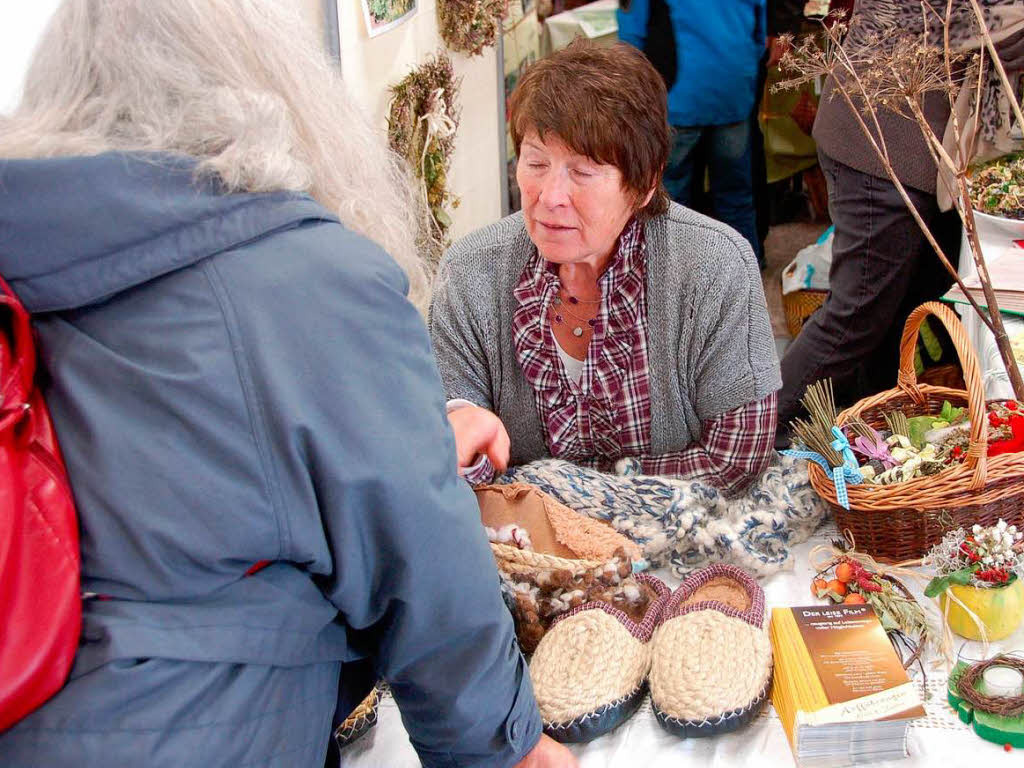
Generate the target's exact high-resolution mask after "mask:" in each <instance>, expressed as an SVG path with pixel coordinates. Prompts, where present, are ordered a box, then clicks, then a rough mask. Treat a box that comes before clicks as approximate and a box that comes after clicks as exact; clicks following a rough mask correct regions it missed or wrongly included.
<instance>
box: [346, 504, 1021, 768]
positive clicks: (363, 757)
mask: <svg viewBox="0 0 1024 768" xmlns="http://www.w3.org/2000/svg"><path fill="white" fill-rule="evenodd" d="M837 536H838V533H837V531H836V529H835V526H834V525H833V524H832V523H831V521H829V522H828V523H826V524H825V525H823V526H822V527H821V528H819V529H818V531H817V532H816V533H815V535H814V536H812V537H811V539H810V540H809V541H807V542H805V543H804V544H802V545H800V546H799V547H797V548H796V549H795V550H794V553H795V556H794V559H793V565H794V567H793V569H792V570H790V571H785V572H782V573H779V574H776V575H774V576H771V577H769V578H767V579H764V580H762V582H761V583H762V586H763V587H764V591H765V596H766V598H767V601H768V605H769V607H773V606H793V605H808V604H813V603H814V602H815V601H813V600H812V599H811V597H810V582H811V578H812V576H813V574H812V572H811V569H810V566H809V565H808V563H807V555H808V553H809V552H810V551H811V549H812V548H813V547H815V546H817V545H819V544H828V543H829V542H830V541H831V540H833V539H835V538H837ZM657 575H658V576H660V577H661V578H662V579H663V580H664V581H665V582H666V583H668V584H669V586H670V587H672V588H675V587H676V586H677V585H678V584H679V580H678V579H676V578H673V577H672V576H670V575H668V574H667V573H665V572H657ZM907 586H908V587H910V588H911V589H912V590H913V591H914V593H915V595H916V596H917V597H918V599H921V600H922V601H923V602H926V603H927V604H929V605H930V604H931V601H924V600H923V598H922V597H921V586H920V585H916V584H908V585H907ZM933 610H934V609H933ZM955 640H956V642H957V645H956V649H955V650H957V651H960V650H963V651H964V652H965V653H966V654H967V655H970V654H971V653H974V654H975V655H980V649H981V646H980V644H979V643H969V642H967V641H962V640H960V639H959V638H955ZM1013 650H1024V628H1018V630H1017V632H1016V633H1015V634H1014V635H1012V636H1011V637H1009V638H1007V639H1006V640H1003V641H1001V642H998V643H992V645H991V649H990V653H991V654H995V653H998V652H1000V651H1013ZM930 660H934V657H932V659H930ZM926 671H927V682H926V685H925V687H926V690H927V695H928V700H927V701H926V702H925V710H926V712H927V716H926V717H924V718H921V719H919V720H917V721H915V722H914V723H913V725H912V726H911V728H910V731H909V734H910V735H909V742H908V749H909V752H910V757H909V758H907V759H905V760H899V761H891V762H884V763H871V765H875V766H880V767H885V766H891V767H892V768H895V767H896V766H900V767H902V768H924V767H925V766H928V767H929V768H931V767H933V766H942V768H961V767H966V766H972V768H996V767H997V766H1004V765H1005V766H1020V765H1024V758H1022V754H1024V753H1022V751H1021V750H1014V751H1012V752H1009V753H1007V752H1006V751H1004V749H1003V747H1002V746H1000V745H997V744H992V743H990V742H987V741H983V740H982V739H980V738H979V737H977V736H976V735H975V734H974V732H973V731H972V729H971V726H969V725H965V724H964V723H961V722H960V720H958V719H957V717H956V716H955V715H954V713H953V711H952V710H951V709H950V707H949V706H948V704H947V703H946V670H945V668H944V667H942V666H939V667H935V666H932V665H931V664H926ZM920 679H921V677H920V672H917V673H916V676H915V677H914V680H915V682H917V681H920ZM571 749H572V751H573V753H574V754H575V755H576V756H577V757H578V758H579V761H580V766H581V768H618V767H619V766H623V767H625V766H645V767H649V768H670V767H671V768H677V767H678V766H680V765H695V766H696V765H699V766H707V767H708V768H715V767H716V766H769V765H770V766H783V767H784V766H793V765H795V763H794V760H793V756H792V752H791V751H790V748H789V743H788V742H787V741H786V734H785V733H784V732H783V729H782V724H781V723H780V722H779V719H778V717H777V716H776V714H775V711H774V710H773V709H772V707H771V705H770V704H769V705H768V706H766V707H765V709H764V711H763V712H762V713H761V715H760V716H759V717H758V718H757V719H756V720H755V721H754V722H753V723H751V725H750V726H749V727H748V728H746V729H745V730H742V731H739V732H737V733H731V734H727V735H724V736H716V737H712V738H707V739H690V740H685V741H684V740H681V739H679V738H677V737H675V736H672V735H670V734H668V733H667V732H665V731H664V730H663V729H662V728H661V727H660V726H659V725H658V723H657V722H656V721H655V719H654V712H653V711H652V709H651V705H650V701H649V700H646V701H645V702H644V703H643V705H641V707H640V709H639V710H638V711H637V713H636V714H635V715H634V716H633V717H632V718H631V719H629V720H628V721H627V722H626V723H625V724H623V725H622V726H620V727H619V728H618V729H616V730H614V731H612V732H611V733H610V734H607V735H606V736H603V737H601V738H599V739H597V740H595V741H592V742H590V743H589V744H579V745H572V746H571ZM341 765H342V766H344V768H380V767H381V766H387V768H416V767H417V766H419V765H420V763H419V759H418V758H417V756H416V753H415V752H414V751H413V748H412V746H411V745H410V743H409V738H408V736H407V735H406V732H405V729H404V728H403V726H402V721H401V718H400V716H399V713H398V708H397V706H396V705H395V701H394V699H392V698H391V697H390V695H389V696H386V697H385V698H384V700H383V701H382V703H381V706H380V719H379V722H378V724H377V726H376V728H374V729H373V731H371V732H370V733H369V734H368V735H367V736H365V737H364V738H363V739H361V740H360V741H357V742H356V743H354V744H352V745H350V746H349V747H347V748H346V749H345V750H343V751H342V757H341Z"/></svg>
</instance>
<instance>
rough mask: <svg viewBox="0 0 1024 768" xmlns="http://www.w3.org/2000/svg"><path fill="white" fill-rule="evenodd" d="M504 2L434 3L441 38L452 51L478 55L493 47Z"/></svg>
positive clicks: (504, 10)
mask: <svg viewBox="0 0 1024 768" xmlns="http://www.w3.org/2000/svg"><path fill="white" fill-rule="evenodd" d="M507 12H508V0H437V21H438V25H439V27H440V31H441V38H442V39H443V40H444V42H445V45H447V46H448V47H449V48H451V49H452V50H453V51H459V52H461V53H465V54H466V55H468V56H478V55H480V54H481V53H483V50H484V48H487V47H489V46H492V45H494V41H495V40H496V39H497V37H498V35H500V34H501V22H502V20H503V19H504V18H505V14H506V13H507Z"/></svg>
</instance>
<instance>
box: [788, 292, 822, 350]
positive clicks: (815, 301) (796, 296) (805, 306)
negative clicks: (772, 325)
mask: <svg viewBox="0 0 1024 768" xmlns="http://www.w3.org/2000/svg"><path fill="white" fill-rule="evenodd" d="M826 296H828V291H818V290H813V289H806V290H802V291H792V292H790V293H784V294H782V309H783V311H784V312H785V314H786V327H787V328H788V329H789V335H790V336H792V337H793V338H796V336H797V334H799V333H800V329H801V328H803V327H804V323H806V322H807V319H808V318H809V317H810V316H811V315H813V314H814V312H815V310H817V309H818V307H820V306H821V305H822V304H824V303H825V297H826Z"/></svg>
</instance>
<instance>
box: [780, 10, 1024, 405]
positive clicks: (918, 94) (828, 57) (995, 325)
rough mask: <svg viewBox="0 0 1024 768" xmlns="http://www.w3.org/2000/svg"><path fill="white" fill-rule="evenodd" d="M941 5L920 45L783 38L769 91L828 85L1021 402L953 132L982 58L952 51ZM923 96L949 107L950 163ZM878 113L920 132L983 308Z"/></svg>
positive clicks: (966, 158) (835, 29) (965, 154)
mask: <svg viewBox="0 0 1024 768" xmlns="http://www.w3.org/2000/svg"><path fill="white" fill-rule="evenodd" d="M969 2H970V4H971V7H972V9H973V12H974V16H975V18H976V20H977V22H978V25H979V27H980V30H981V37H982V39H983V40H984V42H985V49H986V50H987V52H988V54H989V56H990V57H991V59H992V62H993V65H994V66H995V68H996V70H997V72H998V73H999V77H1000V81H1001V82H1002V85H1003V88H1004V90H1005V92H1006V95H1007V98H1008V100H1009V101H1010V103H1011V104H1012V106H1013V110H1014V114H1015V115H1016V116H1017V120H1018V122H1019V123H1020V124H1021V125H1022V126H1024V116H1022V115H1021V109H1020V103H1019V101H1018V99H1017V95H1016V94H1015V93H1014V92H1013V89H1012V88H1011V86H1010V82H1009V78H1008V77H1007V75H1006V71H1005V69H1004V68H1003V65H1002V62H1000V61H999V57H998V55H997V54H996V52H995V47H994V45H993V43H992V37H991V35H990V34H989V32H988V29H987V28H986V27H985V21H984V14H983V12H982V10H981V8H980V6H979V5H978V2H977V0H969ZM945 6H946V7H945V11H944V12H940V11H939V10H937V9H936V8H934V7H932V6H931V5H929V4H928V3H925V2H922V3H921V14H922V20H923V23H924V31H923V33H922V34H923V39H922V40H920V41H918V40H916V39H914V38H912V37H910V36H906V35H904V36H902V37H901V35H900V33H899V32H898V31H896V32H894V34H893V35H891V36H889V35H887V39H886V40H885V41H883V40H882V39H880V38H879V37H877V36H876V37H871V36H869V37H867V38H866V42H865V44H864V45H862V46H860V47H859V48H858V49H856V50H851V49H850V48H849V47H848V46H846V45H844V37H845V35H846V32H847V29H848V25H847V24H845V23H844V22H837V23H834V24H831V25H824V34H823V36H821V37H820V41H821V42H819V39H817V38H815V37H813V36H811V37H807V38H805V39H804V40H803V41H801V42H800V44H799V45H794V44H793V40H792V38H787V42H788V43H789V49H790V50H789V52H788V53H787V54H786V55H785V56H784V57H783V59H782V62H781V64H782V67H783V69H784V70H786V71H788V72H790V73H792V74H791V76H790V77H789V78H788V79H787V80H785V81H783V82H782V83H780V84H778V85H776V86H775V87H776V88H795V87H798V86H800V85H802V84H804V83H807V82H810V81H812V80H817V79H819V78H823V77H829V78H830V82H831V84H832V87H833V91H832V97H833V98H834V97H835V96H836V95H837V94H838V95H839V96H841V97H842V99H843V101H845V102H846V104H847V106H848V107H849V109H850V111H851V113H852V114H853V115H854V117H855V119H856V122H857V125H858V127H859V128H860V130H861V133H862V134H863V135H864V137H865V139H866V140H867V142H868V145H869V146H870V147H871V149H872V150H873V151H874V153H875V155H876V156H877V157H878V160H879V162H880V163H881V165H882V168H883V169H884V170H885V173H886V175H887V176H888V177H889V179H890V180H891V181H892V183H893V186H894V187H895V189H896V191H897V193H898V194H899V196H900V198H901V199H902V200H903V202H904V204H905V205H906V206H907V209H908V211H909V212H910V215H911V216H912V218H913V219H914V221H915V222H916V223H917V226H918V227H919V228H920V230H921V232H922V234H923V235H924V237H925V240H926V241H927V242H928V244H929V245H930V246H931V247H932V249H933V250H934V251H935V253H936V255H937V256H938V257H939V260H940V262H941V263H942V265H943V267H944V268H945V269H946V271H947V272H948V273H949V274H950V275H951V276H952V278H953V280H954V281H955V282H956V284H957V285H958V286H960V289H961V291H962V292H963V294H964V296H965V297H966V298H967V301H968V302H969V303H970V304H971V306H972V307H973V309H974V311H975V312H977V314H978V316H979V317H980V318H981V320H982V322H983V323H984V324H985V326H986V327H987V328H988V329H989V330H990V331H991V332H992V334H993V336H994V337H995V340H996V344H997V346H998V348H999V351H1000V355H1001V356H1002V359H1003V363H1004V364H1005V365H1006V370H1007V373H1008V375H1009V378H1010V383H1011V385H1012V386H1013V390H1014V393H1015V395H1016V397H1017V398H1018V399H1024V381H1022V379H1021V373H1020V370H1019V368H1018V366H1017V363H1016V360H1015V358H1014V356H1013V350H1012V348H1011V346H1010V340H1009V337H1008V335H1007V334H1006V330H1005V328H1004V326H1003V322H1002V316H1001V315H1000V313H999V304H998V300H997V298H996V295H995V290H994V289H993V287H992V281H991V278H990V275H989V272H988V266H987V264H986V263H985V258H984V254H983V253H982V250H981V243H980V240H979V238H978V231H977V225H976V222H975V217H974V209H973V207H972V205H971V195H970V160H971V157H972V156H973V145H972V147H970V148H968V151H965V150H964V147H963V141H962V139H963V126H961V125H960V121H959V118H958V116H957V114H956V97H957V94H958V93H959V89H960V86H961V83H962V82H965V81H967V80H970V79H971V78H976V80H975V82H974V87H973V89H972V90H973V95H974V98H975V104H980V98H981V94H982V85H983V82H984V78H985V75H986V68H985V58H986V56H985V55H984V52H982V53H981V54H979V55H977V56H974V57H973V63H972V62H971V61H969V60H968V57H967V56H966V55H965V54H963V53H960V52H956V51H954V50H952V44H951V39H950V38H951V35H950V27H951V25H952V22H953V16H954V9H953V2H952V0H946V4H945ZM931 17H934V21H936V22H937V23H938V24H939V25H940V26H941V31H942V40H943V45H942V47H941V49H940V48H937V47H935V46H932V45H929V44H928V41H929V39H930V38H929V35H930V29H929V26H930V23H931ZM822 42H823V45H822V44H821V43H822ZM883 42H884V44H883ZM961 69H963V70H964V71H965V74H964V76H963V78H961V79H958V73H959V72H960V70H961ZM929 93H943V94H945V95H946V98H948V100H949V104H950V110H951V128H952V132H953V138H954V139H955V142H956V150H955V152H954V156H951V155H950V153H949V151H947V149H946V147H945V146H944V144H943V141H942V138H941V137H940V136H938V135H936V133H935V131H934V130H933V129H932V127H931V124H930V123H929V122H928V119H927V117H926V115H925V111H924V102H925V97H926V95H927V94H929ZM881 110H886V111H891V112H895V113H897V114H900V115H903V116H904V117H907V118H909V119H912V120H914V121H915V122H916V123H917V124H918V126H919V127H920V129H921V133H922V136H923V138H924V140H925V145H926V147H927V149H928V153H929V155H930V156H931V158H932V160H933V162H934V163H935V165H936V168H937V169H939V170H942V171H943V172H942V173H940V174H939V177H940V178H941V179H942V183H943V185H944V186H945V188H946V191H947V192H949V194H950V197H951V198H952V200H953V201H954V205H955V206H956V209H957V212H958V214H959V216H960V220H961V222H962V223H963V227H964V233H965V236H966V238H967V242H968V245H969V247H970V250H971V256H972V257H973V259H974V265H975V269H976V271H977V274H978V279H979V281H980V283H981V287H982V293H983V294H984V297H985V303H986V305H987V309H986V308H985V307H982V306H981V304H980V303H979V302H978V301H977V300H975V298H974V297H973V296H972V295H971V292H970V290H968V288H967V287H966V286H965V285H964V283H963V280H962V279H961V278H960V275H959V273H958V272H957V269H956V268H955V267H954V266H953V264H952V262H951V261H950V259H949V258H948V256H947V255H946V253H945V252H944V251H943V249H942V247H941V246H940V245H939V243H938V241H937V240H936V238H935V236H934V235H933V234H932V232H931V230H930V228H929V227H928V225H927V223H926V222H925V221H924V218H923V217H922V216H921V214H920V213H919V212H918V210H917V208H916V206H915V205H914V204H913V202H912V201H911V199H910V196H909V194H908V193H907V190H906V188H905V187H904V185H903V183H902V182H901V181H900V179H899V178H898V177H897V175H896V172H895V170H894V168H893V165H892V161H891V158H890V155H889V147H887V146H886V144H885V136H884V134H883V132H882V129H881V125H880V122H879V119H878V115H879V112H880V111H881ZM980 111H981V110H980V107H979V108H976V109H975V116H974V126H973V127H974V131H973V137H972V141H973V142H975V143H976V141H977V136H978V133H979V130H978V128H979V113H980ZM872 128H874V131H872Z"/></svg>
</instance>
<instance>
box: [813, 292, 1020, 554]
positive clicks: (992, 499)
mask: <svg viewBox="0 0 1024 768" xmlns="http://www.w3.org/2000/svg"><path fill="white" fill-rule="evenodd" d="M929 315H935V317H937V318H938V319H939V320H940V321H941V322H942V324H943V325H945V326H946V330H947V331H949V335H950V338H951V339H952V340H953V345H954V347H955V348H956V351H957V354H958V355H959V357H960V364H961V367H962V368H963V371H964V378H965V380H966V382H967V389H966V391H965V390H962V389H949V388H946V387H936V386H931V385H928V384H918V383H917V377H916V375H915V373H914V350H915V348H916V346H917V337H918V331H919V329H920V327H921V323H922V322H924V319H925V318H926V317H928V316H929ZM944 400H948V401H949V402H950V403H951V404H952V405H954V406H966V407H967V410H968V414H969V415H970V419H971V434H970V441H969V443H968V448H967V458H966V459H965V460H964V462H963V463H962V464H957V465H954V466H952V467H950V468H949V469H945V470H943V471H942V472H939V473H938V474H935V475H930V476H927V477H918V478H915V479H913V480H910V481H909V482H905V483H897V484H895V485H885V486H878V485H871V484H869V483H863V484H858V485H850V486H848V487H847V494H848V497H849V501H850V508H849V509H844V508H843V507H841V506H840V505H839V504H838V503H837V502H836V491H835V487H834V486H833V484H832V478H831V477H829V476H828V475H827V474H826V473H825V471H824V470H823V469H822V468H821V467H820V466H818V465H817V464H815V463H814V462H808V474H809V475H810V480H811V485H812V486H813V487H814V490H815V491H817V492H818V494H819V495H820V496H821V497H822V498H823V499H825V501H827V502H828V503H829V505H830V506H831V507H832V510H833V512H834V513H835V519H836V524H837V525H838V527H839V530H840V531H849V532H850V533H851V534H852V535H853V537H854V540H855V542H856V546H857V549H858V551H861V552H865V553H867V554H869V555H871V556H872V557H874V558H876V559H877V560H881V561H883V562H901V561H905V560H915V559H917V558H920V557H923V556H924V555H925V554H926V553H927V552H928V550H930V549H931V548H932V547H933V546H934V545H936V544H938V543H939V541H940V540H941V539H942V537H943V536H944V535H945V534H946V533H947V532H949V531H951V530H955V529H957V528H970V527H971V526H972V525H973V524H975V523H979V524H981V525H984V526H989V525H995V524H996V523H997V522H998V521H999V519H1000V518H1002V519H1003V520H1006V522H1007V523H1010V524H1015V525H1017V526H1018V527H1024V453H1005V454H1000V455H999V456H992V457H989V456H988V431H987V426H986V425H987V421H986V418H985V397H984V394H983V389H982V384H981V370H980V369H979V367H978V360H977V357H976V356H975V354H974V351H973V350H972V349H971V347H970V343H969V342H968V341H967V334H966V332H965V331H964V328H963V326H962V325H961V324H960V321H959V320H958V319H957V317H956V315H955V314H954V313H953V312H952V310H950V309H949V308H948V307H946V306H945V305H943V304H939V303H938V302H928V303H927V304H922V305H921V306H920V307H918V308H917V309H915V310H914V311H913V312H912V313H911V314H910V317H909V318H907V323H906V326H905V327H904V329H903V339H902V341H901V343H900V371H899V378H898V383H897V385H896V387H895V388H893V389H890V390H886V391H885V392H882V393H880V394H877V395H875V396H873V397H868V398H865V399H863V400H861V401H859V402H858V403H857V404H855V405H854V406H853V407H852V408H848V409H847V410H845V411H843V412H842V413H840V414H839V417H838V418H837V423H838V424H839V425H840V426H842V425H844V424H846V423H848V422H849V421H850V420H852V419H854V418H859V419H861V420H862V421H865V422H867V423H868V424H870V425H871V426H873V427H875V428H876V429H884V428H885V419H884V417H883V413H885V412H886V411H891V410H896V409H902V410H903V411H904V412H905V413H906V414H907V416H922V415H926V414H932V413H938V412H939V411H940V410H941V408H942V403H943V401H944Z"/></svg>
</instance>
